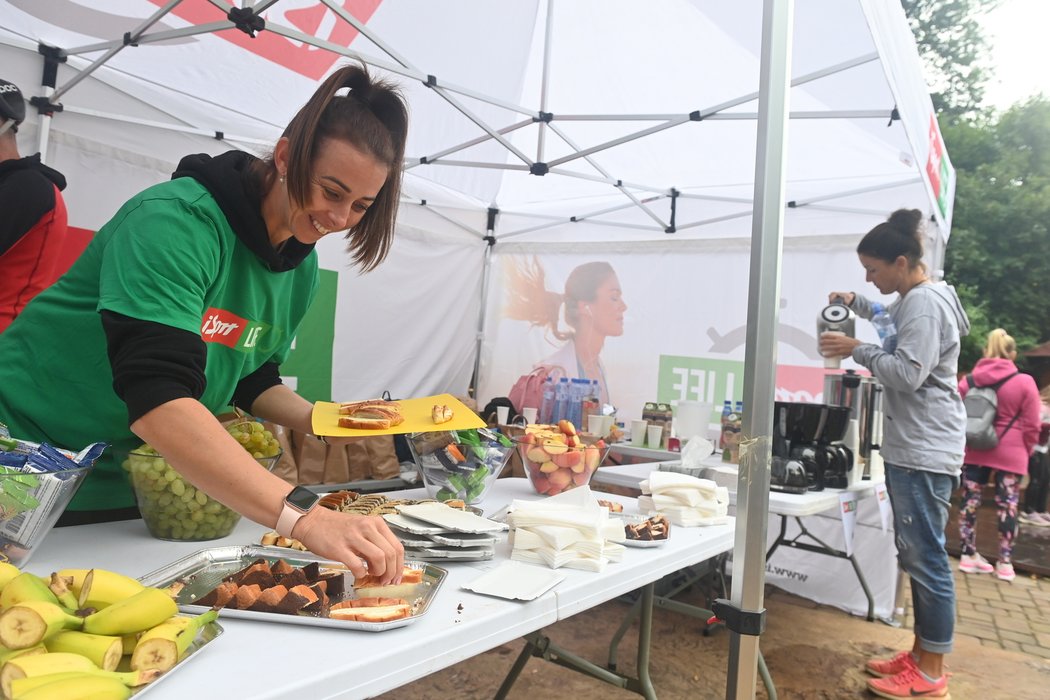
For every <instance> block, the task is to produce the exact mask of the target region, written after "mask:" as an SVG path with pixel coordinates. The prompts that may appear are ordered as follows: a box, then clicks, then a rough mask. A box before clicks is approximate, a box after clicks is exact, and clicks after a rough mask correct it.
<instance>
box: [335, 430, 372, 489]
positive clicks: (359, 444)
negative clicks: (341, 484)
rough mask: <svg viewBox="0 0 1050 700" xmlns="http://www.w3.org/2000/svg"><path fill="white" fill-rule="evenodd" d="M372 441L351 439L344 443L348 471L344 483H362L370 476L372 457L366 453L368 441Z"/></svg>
mask: <svg viewBox="0 0 1050 700" xmlns="http://www.w3.org/2000/svg"><path fill="white" fill-rule="evenodd" d="M374 439H375V438H353V439H351V440H349V441H348V442H347V443H346V447H345V448H343V453H344V454H345V455H346V463H347V470H348V476H347V479H346V481H364V480H365V479H368V478H369V477H371V476H372V455H371V453H369V451H368V441H369V440H374Z"/></svg>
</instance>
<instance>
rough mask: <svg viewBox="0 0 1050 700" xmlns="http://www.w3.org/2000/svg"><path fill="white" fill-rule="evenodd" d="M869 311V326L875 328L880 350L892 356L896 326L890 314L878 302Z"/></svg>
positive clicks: (895, 342)
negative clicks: (880, 342)
mask: <svg viewBox="0 0 1050 700" xmlns="http://www.w3.org/2000/svg"><path fill="white" fill-rule="evenodd" d="M871 310H872V314H871V325H873V326H875V330H876V331H878V333H879V340H881V341H882V349H883V350H884V351H885V352H888V353H890V354H893V352H894V351H896V349H897V324H895V323H894V322H893V317H892V316H890V312H889V311H887V310H886V307H885V306H883V305H882V304H880V303H878V302H875V303H873V304H872V305H871Z"/></svg>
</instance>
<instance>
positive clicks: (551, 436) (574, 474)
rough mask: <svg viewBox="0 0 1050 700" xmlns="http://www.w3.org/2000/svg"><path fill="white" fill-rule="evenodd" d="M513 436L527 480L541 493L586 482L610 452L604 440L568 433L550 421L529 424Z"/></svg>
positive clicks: (562, 489) (585, 483)
mask: <svg viewBox="0 0 1050 700" xmlns="http://www.w3.org/2000/svg"><path fill="white" fill-rule="evenodd" d="M570 427H571V426H570ZM513 440H514V442H515V444H516V445H517V449H518V455H519V456H520V457H521V463H522V464H523V465H524V467H525V474H526V475H527V476H528V477H529V483H531V484H532V488H534V489H536V493H538V494H541V495H544V496H556V495H557V494H559V493H561V492H562V491H568V490H569V489H573V488H576V487H577V486H585V485H587V484H589V483H590V481H591V477H592V476H594V472H595V471H596V470H597V469H598V465H600V464H601V463H602V462H604V461H605V458H606V456H607V455H608V454H609V446H608V445H606V444H605V441H604V440H601V439H598V440H595V439H594V438H593V437H589V436H586V435H583V436H581V435H577V434H576V433H575V432H573V433H567V432H565V431H564V429H563V428H559V427H558V426H553V425H530V426H528V428H526V433H525V434H524V435H522V436H520V437H516V438H513Z"/></svg>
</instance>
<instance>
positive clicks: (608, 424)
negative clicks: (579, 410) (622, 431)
mask: <svg viewBox="0 0 1050 700" xmlns="http://www.w3.org/2000/svg"><path fill="white" fill-rule="evenodd" d="M615 422H616V416H602V436H603V437H604V436H605V435H608V434H609V433H611V432H612V429H613V425H614V424H615Z"/></svg>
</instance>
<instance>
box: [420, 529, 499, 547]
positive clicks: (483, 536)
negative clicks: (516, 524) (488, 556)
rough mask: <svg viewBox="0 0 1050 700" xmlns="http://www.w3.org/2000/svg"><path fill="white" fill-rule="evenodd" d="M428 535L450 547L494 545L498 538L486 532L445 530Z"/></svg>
mask: <svg viewBox="0 0 1050 700" xmlns="http://www.w3.org/2000/svg"><path fill="white" fill-rule="evenodd" d="M428 536H429V537H430V539H432V540H434V541H435V542H437V543H438V544H444V545H448V546H450V547H484V546H485V545H494V544H495V543H496V540H497V537H496V536H495V535H490V534H488V533H484V532H477V533H474V532H443V533H441V534H440V535H439V534H438V533H436V532H435V533H434V534H432V535H428Z"/></svg>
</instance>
